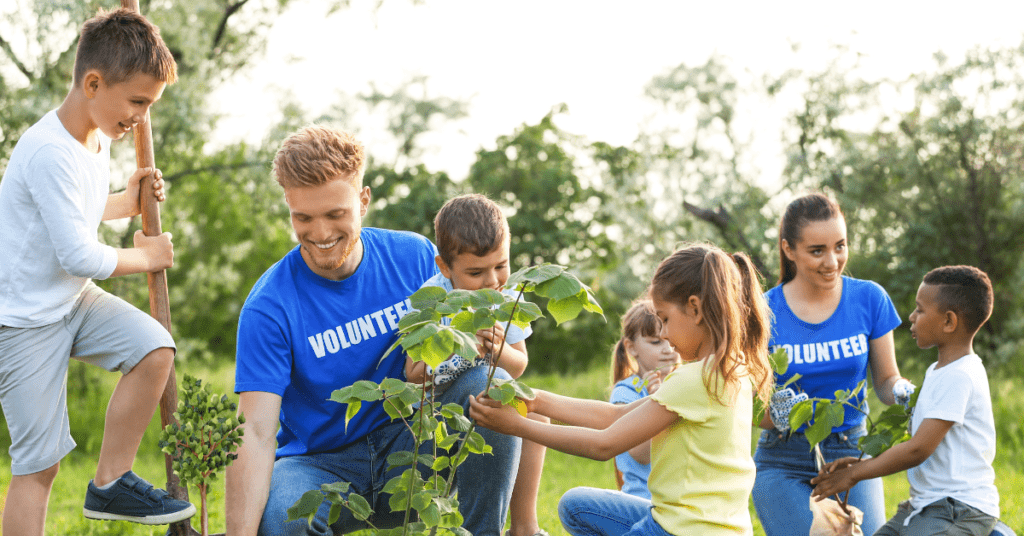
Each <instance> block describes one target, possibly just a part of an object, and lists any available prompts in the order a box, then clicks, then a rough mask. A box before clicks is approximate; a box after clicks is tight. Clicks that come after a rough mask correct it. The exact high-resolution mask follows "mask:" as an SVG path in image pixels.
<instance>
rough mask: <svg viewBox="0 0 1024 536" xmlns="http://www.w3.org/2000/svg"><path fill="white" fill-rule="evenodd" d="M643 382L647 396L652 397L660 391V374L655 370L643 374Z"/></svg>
mask: <svg viewBox="0 0 1024 536" xmlns="http://www.w3.org/2000/svg"><path fill="white" fill-rule="evenodd" d="M644 381H645V382H647V394H649V395H653V394H654V393H656V392H658V389H661V373H660V371H657V370H649V371H647V373H646V374H644Z"/></svg>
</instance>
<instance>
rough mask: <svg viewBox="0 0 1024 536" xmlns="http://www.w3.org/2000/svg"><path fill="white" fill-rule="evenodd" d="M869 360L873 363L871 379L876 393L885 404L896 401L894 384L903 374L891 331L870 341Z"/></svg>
mask: <svg viewBox="0 0 1024 536" xmlns="http://www.w3.org/2000/svg"><path fill="white" fill-rule="evenodd" d="M868 360H869V362H870V364H871V379H872V383H873V384H874V387H875V395H877V396H878V399H879V400H881V401H882V403H883V404H889V405H891V404H893V403H895V402H896V399H895V398H894V397H893V395H892V386H893V385H894V384H895V383H896V381H897V380H899V379H900V378H902V376H900V368H899V366H897V365H896V347H895V345H894V344H893V337H892V332H891V331H890V332H889V333H886V334H885V335H882V336H881V337H879V338H877V339H874V340H872V341H870V342H869V343H868Z"/></svg>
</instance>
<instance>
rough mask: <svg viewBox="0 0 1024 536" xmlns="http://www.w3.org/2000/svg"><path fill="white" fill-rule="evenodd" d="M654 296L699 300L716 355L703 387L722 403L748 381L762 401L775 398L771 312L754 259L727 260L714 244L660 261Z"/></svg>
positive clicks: (733, 257) (682, 302)
mask: <svg viewBox="0 0 1024 536" xmlns="http://www.w3.org/2000/svg"><path fill="white" fill-rule="evenodd" d="M650 294H651V296H652V297H653V298H655V299H657V300H659V301H665V302H669V303H675V304H677V305H680V306H682V305H685V304H686V303H687V302H689V299H690V297H691V296H696V297H697V298H699V299H700V304H701V313H702V314H703V316H704V320H705V322H706V324H707V327H708V330H709V331H710V333H711V344H712V348H713V351H714V355H713V356H712V357H711V358H710V359H708V360H707V362H706V363H705V371H706V373H705V375H704V387H705V388H706V389H707V390H708V394H710V395H711V396H712V397H714V398H715V399H716V400H717V401H718V402H720V403H722V404H726V403H727V402H726V400H725V396H724V395H725V393H723V392H721V391H720V390H719V389H718V388H713V387H712V386H713V385H717V384H718V381H719V379H721V381H722V384H723V385H724V386H725V391H726V392H731V393H736V392H738V389H737V387H738V386H739V382H740V381H741V378H743V377H746V376H749V377H750V379H751V381H752V382H753V387H754V389H755V390H756V391H757V394H758V397H760V398H761V400H762V401H763V402H765V403H767V402H768V399H769V397H770V396H771V391H772V387H773V384H774V383H775V375H774V374H773V373H772V369H771V366H770V364H769V361H768V339H769V337H770V335H771V311H770V309H769V308H768V303H767V302H766V301H765V299H764V295H763V294H762V292H761V286H760V283H759V281H758V277H757V270H756V269H755V268H754V265H753V263H751V262H750V258H749V257H747V255H746V254H744V253H735V254H733V255H731V256H730V255H728V254H727V253H725V252H724V251H722V250H721V249H719V248H717V247H715V246H713V245H711V244H694V245H690V246H688V247H684V248H682V249H680V250H678V251H676V252H675V253H673V254H672V255H670V256H669V257H668V258H666V259H665V260H663V261H661V264H659V265H658V269H657V270H656V271H655V273H654V278H653V279H652V281H651V289H650Z"/></svg>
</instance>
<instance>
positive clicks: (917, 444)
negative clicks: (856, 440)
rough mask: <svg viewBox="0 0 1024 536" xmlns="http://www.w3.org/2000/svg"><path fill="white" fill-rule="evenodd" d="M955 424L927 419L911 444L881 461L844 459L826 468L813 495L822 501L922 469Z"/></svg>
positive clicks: (816, 480)
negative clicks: (868, 482) (870, 481)
mask: <svg viewBox="0 0 1024 536" xmlns="http://www.w3.org/2000/svg"><path fill="white" fill-rule="evenodd" d="M953 424H954V423H952V422H950V421H943V420H940V419H925V420H923V421H922V422H921V426H920V427H918V429H917V432H916V433H915V434H914V436H913V437H911V438H910V439H909V440H908V441H907V442H905V443H900V444H899V445H896V446H895V447H893V448H891V449H889V450H887V451H885V452H883V453H882V454H880V455H879V456H878V457H877V458H870V459H867V460H862V461H859V462H858V461H857V459H856V458H842V459H839V460H836V461H834V462H832V463H830V464H828V465H826V466H825V467H823V468H822V471H821V473H820V474H819V475H818V476H816V477H814V478H813V479H811V484H813V485H814V486H815V487H814V491H813V492H812V495H813V496H814V497H815V500H819V501H820V500H821V499H824V498H826V497H831V496H833V495H835V494H836V493H839V492H842V491H846V490H848V489H850V488H852V487H853V486H854V485H856V484H857V482H860V481H862V480H867V479H870V478H877V477H882V476H886V475H891V474H893V473H899V472H900V471H906V470H907V469H910V468H911V467H917V466H918V465H921V464H922V463H924V461H925V460H927V459H928V457H929V456H931V455H932V453H933V452H935V448H936V447H938V446H939V443H941V442H942V438H944V437H946V432H949V429H950V428H952V427H953Z"/></svg>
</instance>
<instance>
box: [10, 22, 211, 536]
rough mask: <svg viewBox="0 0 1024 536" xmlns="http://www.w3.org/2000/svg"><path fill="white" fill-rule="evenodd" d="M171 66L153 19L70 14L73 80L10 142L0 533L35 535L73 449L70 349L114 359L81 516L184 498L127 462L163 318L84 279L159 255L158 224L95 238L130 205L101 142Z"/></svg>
mask: <svg viewBox="0 0 1024 536" xmlns="http://www.w3.org/2000/svg"><path fill="white" fill-rule="evenodd" d="M176 78H177V74H176V66H175V62H174V58H173V57H172V55H171V52H170V50H168V48H167V46H166V44H164V41H163V39H162V38H161V37H160V32H159V30H158V29H157V28H156V27H155V26H153V25H152V24H150V23H149V22H148V21H147V20H146V19H145V18H143V17H142V16H141V15H139V14H138V13H134V12H132V11H130V10H126V9H118V10H114V11H109V12H103V11H101V12H100V13H99V14H98V15H97V16H95V17H93V18H91V19H89V20H88V21H86V22H85V24H84V25H83V26H82V33H81V36H80V38H79V42H78V50H77V52H76V56H75V68H74V75H73V80H72V82H73V83H72V87H71V89H70V91H69V92H68V95H67V97H65V99H64V102H63V103H62V104H61V105H60V107H58V108H57V109H56V110H53V111H51V112H49V113H47V114H46V115H45V116H43V118H42V119H40V120H39V122H37V123H36V124H35V125H33V126H32V127H30V128H29V129H28V130H27V131H25V133H24V134H23V135H22V136H21V138H20V139H19V140H18V144H17V145H16V146H15V147H14V150H13V151H12V152H11V157H10V160H9V162H8V164H7V169H6V170H5V171H4V177H3V181H2V182H0V259H3V260H2V261H0V403H2V405H3V411H4V416H5V418H6V420H7V427H8V430H9V431H10V435H11V448H10V455H11V474H12V477H11V483H10V488H9V489H8V490H7V500H6V504H5V507H4V509H3V511H4V514H5V515H4V516H3V528H2V532H3V533H4V534H7V535H10V536H15V535H23V534H31V535H38V534H43V532H44V527H45V522H46V507H47V502H48V501H49V496H50V490H51V488H52V486H53V481H54V478H55V477H56V476H57V470H58V468H59V467H60V460H61V459H62V458H63V457H64V456H65V455H67V454H68V452H70V451H71V450H72V449H73V448H74V447H75V441H74V439H72V437H71V432H70V428H69V425H68V401H67V370H68V360H69V358H75V359H78V360H80V361H84V362H86V363H91V364H94V365H96V366H100V367H103V368H105V369H107V370H110V371H114V370H117V371H120V372H121V373H122V374H123V376H121V378H120V380H119V381H118V384H117V387H116V388H115V389H114V393H113V395H112V396H111V398H110V403H109V405H108V406H107V412H106V421H105V424H104V429H103V443H102V445H101V447H100V454H99V460H98V461H97V465H96V474H95V478H94V479H93V480H92V481H91V482H89V484H88V486H87V488H86V495H85V508H84V515H85V516H86V517H88V518H92V519H112V520H126V521H134V522H138V523H145V524H166V523H173V522H176V521H181V520H183V519H187V518H188V517H190V516H192V515H193V514H194V513H195V506H193V505H192V504H189V503H188V502H187V501H180V500H176V499H173V498H171V497H169V496H168V494H167V492H165V491H163V490H159V489H154V487H153V486H152V485H150V484H149V483H148V482H146V481H145V480H143V479H141V478H139V477H138V476H136V475H135V473H133V472H132V471H131V468H132V465H133V463H134V461H135V454H136V452H137V451H138V448H139V444H140V442H141V441H142V436H143V433H144V432H145V430H146V426H147V425H148V424H149V421H150V419H151V418H152V416H153V412H154V410H155V409H156V406H157V403H158V402H159V401H160V396H161V394H162V393H163V390H164V386H165V385H166V384H167V380H168V376H169V373H170V369H171V365H172V364H173V362H174V341H173V339H172V338H171V335H170V334H169V333H168V332H167V330H166V329H164V327H163V326H162V325H161V324H160V323H159V322H157V321H156V320H155V319H153V318H152V317H151V316H149V315H147V314H146V313H144V312H142V311H140V310H138V309H137V308H135V307H133V306H132V305H130V304H128V303H127V302H125V301H124V300H121V299H120V298H117V297H116V296H113V295H111V294H108V293H106V292H104V291H103V290H101V289H100V288H99V287H97V286H96V285H95V284H93V283H92V279H106V278H108V277H111V276H118V275H124V274H133V273H141V272H154V271H158V270H163V269H165V268H168V267H170V266H171V264H172V262H173V255H174V252H173V246H172V245H171V236H170V234H169V233H163V234H161V235H159V236H153V237H148V236H145V235H143V234H142V232H141V231H139V232H137V233H136V234H135V238H134V242H135V247H134V248H121V249H118V248H113V247H110V246H107V245H105V244H102V243H100V241H99V240H98V237H97V230H98V227H99V223H100V221H102V220H110V219H116V218H127V217H131V216H135V215H137V214H139V212H140V205H139V181H140V180H141V179H142V177H145V176H148V175H151V174H155V182H154V194H155V196H156V198H157V200H158V201H162V200H163V198H164V192H163V180H162V179H161V178H160V173H159V170H155V169H151V168H144V169H140V170H138V171H136V172H135V173H134V174H132V176H131V178H130V179H129V180H128V186H127V188H126V190H125V191H124V192H122V193H118V194H111V193H110V191H109V190H110V143H111V140H112V139H120V138H122V137H123V136H124V135H125V133H127V132H128V131H129V130H131V129H132V128H133V127H135V126H136V125H137V124H139V123H142V122H144V121H146V120H147V119H148V116H149V108H150V106H152V105H153V103H154V102H156V101H157V100H159V99H160V96H161V95H162V93H163V90H164V87H165V86H166V85H167V84H170V83H173V82H174V81H175V80H176Z"/></svg>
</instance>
